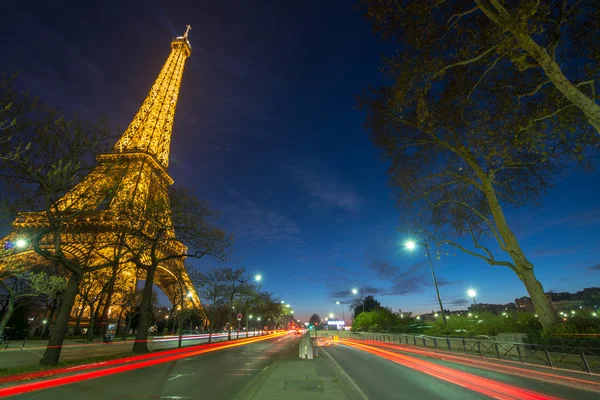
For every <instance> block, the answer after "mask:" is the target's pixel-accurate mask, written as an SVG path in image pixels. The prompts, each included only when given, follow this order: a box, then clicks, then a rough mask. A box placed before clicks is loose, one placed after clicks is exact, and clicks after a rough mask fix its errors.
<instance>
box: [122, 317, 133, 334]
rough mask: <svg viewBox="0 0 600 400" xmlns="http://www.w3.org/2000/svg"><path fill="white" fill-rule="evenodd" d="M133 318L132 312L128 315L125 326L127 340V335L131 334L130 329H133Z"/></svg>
mask: <svg viewBox="0 0 600 400" xmlns="http://www.w3.org/2000/svg"><path fill="white" fill-rule="evenodd" d="M132 319H133V315H132V313H129V314H128V315H127V326H126V327H125V333H124V334H123V340H124V341H125V340H127V335H129V330H130V329H131V320H132Z"/></svg>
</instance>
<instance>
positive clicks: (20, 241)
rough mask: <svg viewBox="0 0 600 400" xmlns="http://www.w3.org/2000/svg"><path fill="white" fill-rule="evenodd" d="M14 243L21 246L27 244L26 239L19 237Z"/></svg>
mask: <svg viewBox="0 0 600 400" xmlns="http://www.w3.org/2000/svg"><path fill="white" fill-rule="evenodd" d="M15 244H16V245H17V247H20V248H23V247H25V246H27V241H25V240H24V239H19V240H17V242H16V243H15Z"/></svg>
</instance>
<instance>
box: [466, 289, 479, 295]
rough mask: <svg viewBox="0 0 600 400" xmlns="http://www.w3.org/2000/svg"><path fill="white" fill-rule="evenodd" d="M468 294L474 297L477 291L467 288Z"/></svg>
mask: <svg viewBox="0 0 600 400" xmlns="http://www.w3.org/2000/svg"><path fill="white" fill-rule="evenodd" d="M467 293H468V294H469V296H471V297H475V296H476V295H477V292H476V291H474V290H473V289H469V291H468V292H467Z"/></svg>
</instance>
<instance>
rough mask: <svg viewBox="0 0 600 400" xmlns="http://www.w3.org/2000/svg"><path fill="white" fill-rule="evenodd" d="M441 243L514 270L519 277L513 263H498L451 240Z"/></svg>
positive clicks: (492, 263) (491, 263)
mask: <svg viewBox="0 0 600 400" xmlns="http://www.w3.org/2000/svg"><path fill="white" fill-rule="evenodd" d="M439 243H446V244H449V245H450V246H453V247H456V248H457V249H460V250H461V251H463V252H465V253H467V254H470V255H472V256H475V257H478V258H481V259H482V260H485V262H487V263H488V264H490V265H497V266H503V267H508V268H510V269H512V270H513V271H515V273H517V275H518V271H517V267H515V266H514V264H513V263H511V262H508V261H498V260H496V259H494V258H488V257H486V256H485V255H483V254H479V253H476V252H474V251H471V250H469V249H467V248H465V247H464V246H461V245H460V244H458V243H456V242H453V241H451V240H441V241H440V242H439Z"/></svg>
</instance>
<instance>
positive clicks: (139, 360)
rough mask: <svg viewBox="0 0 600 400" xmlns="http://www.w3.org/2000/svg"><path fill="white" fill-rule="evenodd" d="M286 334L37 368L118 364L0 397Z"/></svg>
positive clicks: (6, 391)
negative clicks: (101, 361) (99, 361)
mask: <svg viewBox="0 0 600 400" xmlns="http://www.w3.org/2000/svg"><path fill="white" fill-rule="evenodd" d="M286 334H287V332H280V333H274V334H272V335H268V336H262V337H257V338H247V339H240V340H236V341H235V342H233V343H227V342H225V343H223V342H221V343H211V344H208V345H206V344H205V345H199V346H194V347H192V348H186V349H174V350H167V351H161V352H160V353H156V354H144V355H140V356H133V357H126V358H122V359H116V360H110V361H106V362H103V363H95V364H88V365H83V366H80V367H81V368H79V369H77V368H78V367H73V368H59V369H54V370H51V371H53V372H51V371H40V372H43V373H47V372H51V373H52V374H57V373H61V374H62V373H68V372H73V371H80V370H85V369H91V368H97V367H98V366H102V367H104V366H110V365H116V364H120V365H116V366H113V367H110V368H105V369H101V370H97V371H90V372H82V373H79V374H76V375H70V376H64V377H57V378H52V379H48V380H44V381H39V382H30V383H25V384H22V385H18V386H11V387H6V388H0V397H5V396H14V395H17V394H23V393H29V392H33V391H37V390H42V389H48V388H51V387H56V386H62V385H67V384H70V383H75V382H79V381H83V380H87V379H94V378H100V377H103V376H108V375H114V374H118V373H122V372H127V371H132V370H135V369H139V368H146V367H150V366H153V365H158V364H162V363H167V362H171V361H175V360H179V359H182V358H188V357H192V356H196V355H200V354H204V353H210V352H213V351H217V350H222V349H227V348H231V347H238V346H243V345H246V344H250V343H255V342H259V341H262V340H268V339H272V338H275V337H278V336H283V335H286ZM100 364H101V365H100ZM23 375H27V374H23ZM28 375H32V374H28ZM40 376H44V375H38V376H35V377H40Z"/></svg>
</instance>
